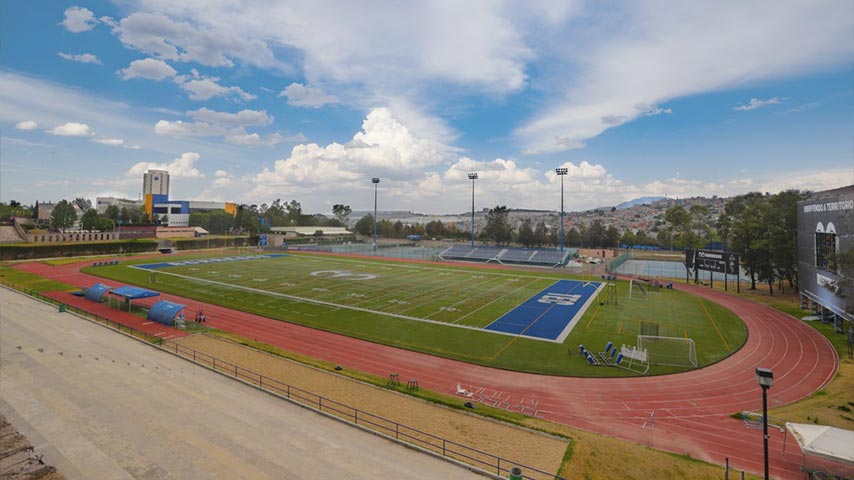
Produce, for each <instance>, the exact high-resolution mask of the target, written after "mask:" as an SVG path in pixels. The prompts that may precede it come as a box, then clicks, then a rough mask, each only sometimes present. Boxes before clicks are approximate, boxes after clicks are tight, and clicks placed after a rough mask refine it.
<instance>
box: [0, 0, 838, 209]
mask: <svg viewBox="0 0 854 480" xmlns="http://www.w3.org/2000/svg"><path fill="white" fill-rule="evenodd" d="M0 9H2V11H0V17H2V22H3V24H2V32H0V35H2V45H3V47H4V48H3V51H2V57H0V62H2V64H1V65H2V70H0V131H2V140H0V200H2V201H5V202H8V201H9V200H18V201H21V202H23V203H33V202H35V201H36V200H59V199H61V198H69V199H71V198H74V197H78V196H85V197H89V198H93V199H94V197H96V196H106V195H111V196H123V197H128V198H137V197H138V196H139V195H140V193H141V188H142V173H143V172H144V171H145V170H147V169H149V168H166V169H168V170H169V171H170V172H171V173H172V195H171V196H172V197H173V198H175V199H180V200H185V199H190V200H196V199H198V200H224V201H236V202H240V203H256V204H261V203H264V202H267V203H269V202H271V201H273V200H275V199H277V198H281V199H282V200H290V199H296V200H298V201H300V202H301V203H302V205H303V207H304V209H305V210H307V211H311V212H324V213H328V212H329V211H330V210H331V207H332V205H333V204H336V203H345V204H349V205H351V206H352V207H353V208H354V209H357V210H358V209H368V208H369V207H371V206H372V202H373V188H372V185H371V183H370V178H371V177H375V176H376V177H380V178H382V183H381V184H380V195H379V196H380V201H379V204H380V208H381V209H386V210H413V211H418V212H424V213H444V212H463V211H466V210H467V209H468V208H469V201H470V197H469V195H470V188H471V185H470V183H469V181H468V180H467V179H466V173H468V172H470V171H477V172H479V179H478V180H477V185H476V186H477V195H476V197H477V206H478V208H482V207H489V206H493V205H497V204H501V205H504V204H506V205H509V206H511V207H515V208H543V209H556V208H558V206H559V199H560V190H559V184H560V182H559V179H558V178H557V177H556V176H555V175H554V174H553V171H554V168H555V167H559V166H565V167H567V168H568V169H569V175H568V176H567V177H566V178H565V192H566V205H567V208H568V209H569V210H576V209H585V208H591V207H596V206H603V205H612V204H616V203H619V202H621V201H624V200H629V199H632V198H637V197H641V196H647V195H668V196H671V197H673V196H679V197H686V196H694V195H707V196H711V195H719V196H730V195H734V194H740V193H745V192H748V191H757V190H758V191H768V192H776V191H779V190H781V189H785V188H801V189H812V190H821V189H826V188H834V187H839V186H843V185H849V184H852V183H854V150H852V149H854V142H852V133H854V128H852V127H854V121H852V114H851V112H852V110H851V107H852V90H851V88H852V87H851V80H852V73H851V61H852V58H854V42H852V41H851V28H852V25H854V8H852V6H851V4H850V3H849V2H839V1H812V2H802V1H768V2H741V1H731V2H730V1H721V2H678V4H675V3H674V2H656V1H638V2H584V1H566V2H554V1H541V2H537V1H526V2H501V1H483V2H478V1H471V2H438V1H436V2H383V1H373V2H350V1H326V2H284V1H282V2H270V1H260V0H259V1H250V0H243V1H238V0H227V1H226V0H182V1H180V2H175V1H174V0H169V1H167V0H125V1H116V2H107V1H79V2H72V3H63V2H2V4H0Z"/></svg>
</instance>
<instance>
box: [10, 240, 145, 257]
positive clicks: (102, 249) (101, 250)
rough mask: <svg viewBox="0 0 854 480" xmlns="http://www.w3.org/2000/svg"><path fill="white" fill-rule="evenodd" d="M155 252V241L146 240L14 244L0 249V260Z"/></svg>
mask: <svg viewBox="0 0 854 480" xmlns="http://www.w3.org/2000/svg"><path fill="white" fill-rule="evenodd" d="M156 251H157V241H156V240H147V239H142V240H122V241H118V242H91V243H90V242H85V243H33V244H15V245H3V246H2V247H0V260H27V259H31V258H55V257H81V256H86V255H113V254H118V253H142V252H156Z"/></svg>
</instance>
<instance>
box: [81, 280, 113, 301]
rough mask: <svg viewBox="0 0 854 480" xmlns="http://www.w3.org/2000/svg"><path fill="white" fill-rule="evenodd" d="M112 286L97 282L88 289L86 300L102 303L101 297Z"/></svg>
mask: <svg viewBox="0 0 854 480" xmlns="http://www.w3.org/2000/svg"><path fill="white" fill-rule="evenodd" d="M111 288H113V287H111V286H109V285H104V284H103V283H96V284H95V285H92V286H91V287H89V288H87V289H86V293H85V295H84V296H85V297H86V300H91V301H93V302H96V303H100V302H101V297H103V296H104V294H105V293H107V291H108V290H110V289H111Z"/></svg>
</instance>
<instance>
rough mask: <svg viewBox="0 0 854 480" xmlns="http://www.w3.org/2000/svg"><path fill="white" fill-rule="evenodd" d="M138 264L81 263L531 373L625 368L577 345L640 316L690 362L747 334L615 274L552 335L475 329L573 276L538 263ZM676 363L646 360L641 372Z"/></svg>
mask: <svg viewBox="0 0 854 480" xmlns="http://www.w3.org/2000/svg"><path fill="white" fill-rule="evenodd" d="M189 258H192V257H183V256H182V257H170V258H169V260H170V261H182V260H187V259H189ZM196 258H199V257H196ZM146 263H148V264H150V263H154V262H152V261H151V260H148V261H145V260H133V261H130V262H128V263H126V264H122V265H118V266H110V267H97V268H91V267H90V268H87V269H84V271H86V272H87V273H91V274H95V275H100V276H105V277H108V278H112V279H115V280H120V281H124V282H127V283H132V284H136V285H140V286H143V287H150V288H154V289H157V290H161V291H165V292H169V293H174V294H177V295H182V296H185V297H190V298H194V299H198V300H202V301H205V302H209V303H213V304H219V305H223V306H228V307H231V308H235V309H238V310H243V311H247V312H252V313H256V314H260V315H263V316H266V317H270V318H274V319H279V320H284V321H288V322H293V323H298V324H302V325H306V326H310V327H314V328H319V329H323V330H328V331H332V332H337V333H342V334H345V335H349V336H353V337H358V338H363V339H366V340H370V341H374V342H378V343H384V344H388V345H394V346H398V347H403V348H407V349H412V350H417V351H422V352H425V353H430V354H435V355H441V356H445V357H449V358H456V359H460V360H465V361H469V362H473V363H479V364H483V365H489V366H494V367H499V368H506V369H512V370H523V371H533V372H541V373H551V374H561V375H580V376H623V375H631V374H632V373H631V372H628V371H626V370H623V369H618V368H603V367H590V366H588V365H587V361H586V360H585V359H584V357H582V356H581V355H578V354H577V346H578V344H579V343H583V344H585V345H586V346H587V347H588V349H590V350H593V351H596V350H601V349H602V347H603V346H604V344H605V343H606V342H608V341H611V342H613V343H614V344H616V345H620V344H627V345H635V344H636V343H637V335H638V334H639V333H640V324H641V322H647V323H654V324H657V325H658V330H659V331H658V334H659V335H661V336H672V337H690V338H692V339H693V340H694V342H695V343H696V349H697V359H698V362H699V364H700V365H701V366H702V365H706V364H709V363H712V362H715V361H717V360H720V359H721V358H724V357H726V356H727V355H729V354H731V353H733V352H735V351H736V350H737V349H738V348H739V347H740V346H741V345H742V344H743V343H744V341H745V339H746V329H745V328H744V325H743V323H742V322H741V321H740V320H739V319H738V318H737V317H736V316H735V315H734V314H732V313H731V312H729V311H728V310H726V309H724V308H722V307H719V306H717V305H716V304H713V303H710V302H707V301H705V300H701V299H699V298H698V297H694V296H692V295H689V294H686V293H683V292H678V291H674V290H667V289H659V290H656V291H654V292H650V293H649V299H648V300H646V301H643V300H633V299H629V298H628V283H627V282H623V281H619V282H616V283H617V303H616V304H613V303H608V304H604V305H600V304H599V302H592V303H591V306H590V307H589V308H588V309H587V311H586V312H585V313H584V314H583V316H582V317H581V318H580V319H578V320H577V321H576V324H575V327H574V329H573V330H572V332H571V333H570V334H569V336H568V337H567V338H566V340H565V341H564V342H563V343H556V342H552V341H543V340H537V339H531V338H525V337H520V336H515V335H507V334H500V333H495V332H491V331H487V330H482V328H483V327H485V326H487V325H489V324H490V323H492V322H493V321H495V320H496V319H498V318H499V317H501V316H502V315H504V314H505V313H507V312H509V311H511V310H513V309H514V308H515V307H517V306H518V305H520V304H521V303H523V302H525V301H526V300H528V299H530V298H531V297H533V296H534V295H536V294H538V293H539V292H542V291H543V290H544V289H545V288H547V287H549V286H550V285H551V284H553V283H554V282H555V281H557V280H561V279H572V278H573V277H571V276H567V275H565V274H562V273H560V272H555V271H553V270H546V269H543V270H542V271H534V272H531V271H522V270H498V269H494V268H482V267H481V268H478V267H476V266H458V265H448V264H444V263H407V262H402V261H389V260H373V259H362V258H353V257H335V256H328V255H310V254H296V255H288V256H284V257H279V258H268V259H255V260H241V261H223V262H214V263H199V264H189V265H182V266H163V267H162V268H158V269H156V270H143V269H139V268H131V267H132V266H133V264H146ZM152 272H157V273H156V274H155V273H152ZM594 280H595V279H594ZM461 327H462V328H461ZM677 370H680V369H679V368H677V367H656V366H653V368H652V370H651V371H650V373H667V372H672V371H677Z"/></svg>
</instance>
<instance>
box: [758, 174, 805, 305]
mask: <svg viewBox="0 0 854 480" xmlns="http://www.w3.org/2000/svg"><path fill="white" fill-rule="evenodd" d="M807 196H808V194H807V193H806V192H801V191H799V190H786V191H783V192H780V193H778V194H776V195H774V196H772V197H771V198H770V199H769V201H770V207H771V208H770V210H769V212H768V213H769V223H768V233H769V235H770V238H771V244H772V245H773V248H772V249H771V252H770V253H771V261H772V262H773V263H774V265H775V267H776V269H777V272H778V274H779V277H780V278H779V280H780V288H781V289H782V288H783V280H784V279H785V280H788V282H789V286H790V287H793V288H794V289H795V290H796V291H797V290H798V205H797V204H798V202H799V201H801V200H804V199H806V198H807Z"/></svg>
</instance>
